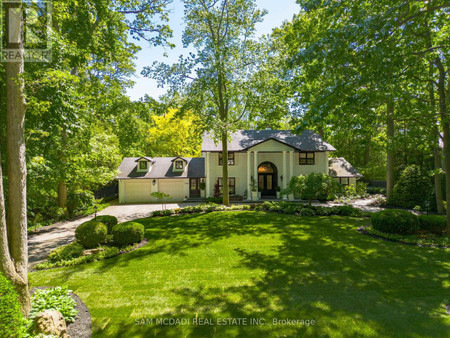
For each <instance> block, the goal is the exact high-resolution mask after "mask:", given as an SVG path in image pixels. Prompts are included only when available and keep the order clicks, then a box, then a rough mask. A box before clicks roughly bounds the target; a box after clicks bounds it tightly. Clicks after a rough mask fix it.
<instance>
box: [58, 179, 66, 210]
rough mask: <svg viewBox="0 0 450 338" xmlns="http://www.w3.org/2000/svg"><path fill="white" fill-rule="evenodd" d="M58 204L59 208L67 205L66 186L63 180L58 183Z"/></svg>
mask: <svg viewBox="0 0 450 338" xmlns="http://www.w3.org/2000/svg"><path fill="white" fill-rule="evenodd" d="M58 206H59V207H60V208H66V207H67V186H66V183H65V182H64V181H59V183H58Z"/></svg>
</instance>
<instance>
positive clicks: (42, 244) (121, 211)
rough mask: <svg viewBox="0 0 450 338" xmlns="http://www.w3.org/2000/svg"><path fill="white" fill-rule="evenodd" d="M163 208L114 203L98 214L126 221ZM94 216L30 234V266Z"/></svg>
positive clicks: (68, 240)
mask: <svg viewBox="0 0 450 338" xmlns="http://www.w3.org/2000/svg"><path fill="white" fill-rule="evenodd" d="M197 204H198V203H180V204H177V203H172V204H167V205H166V207H167V209H176V208H184V207H187V206H192V205H197ZM161 209H162V205H161V204H129V205H112V206H110V207H107V208H106V209H103V210H102V211H100V212H98V215H112V216H116V217H117V219H118V220H119V222H126V221H131V220H134V219H138V218H145V217H148V216H150V214H151V213H152V212H153V211H155V210H161ZM92 218H93V216H92V215H91V216H87V217H83V218H79V219H77V220H74V221H66V222H60V223H55V224H53V225H52V226H48V227H45V228H41V229H39V230H37V231H36V232H35V233H32V234H30V235H29V238H28V267H29V268H30V269H31V268H32V267H33V266H34V265H36V264H37V263H40V262H42V261H44V260H45V259H46V258H47V256H48V254H49V253H50V251H52V250H53V249H55V248H57V247H59V246H61V245H64V244H68V243H70V242H72V241H74V240H75V229H76V228H77V226H78V225H80V224H81V223H84V222H86V221H89V220H91V219H92Z"/></svg>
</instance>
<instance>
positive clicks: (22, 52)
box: [0, 0, 52, 62]
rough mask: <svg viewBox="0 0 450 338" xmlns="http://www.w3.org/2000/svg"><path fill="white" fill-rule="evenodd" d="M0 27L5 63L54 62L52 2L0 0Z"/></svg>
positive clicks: (1, 51)
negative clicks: (22, 61) (22, 59)
mask: <svg viewBox="0 0 450 338" xmlns="http://www.w3.org/2000/svg"><path fill="white" fill-rule="evenodd" d="M0 27H1V31H0V38H1V41H0V42H1V45H0V60H1V61H2V62H17V61H20V60H21V58H22V56H23V58H24V61H25V62H51V58H52V41H51V27H52V2H51V1H50V0H23V1H17V0H0ZM22 41H23V44H22V43H21V42H22Z"/></svg>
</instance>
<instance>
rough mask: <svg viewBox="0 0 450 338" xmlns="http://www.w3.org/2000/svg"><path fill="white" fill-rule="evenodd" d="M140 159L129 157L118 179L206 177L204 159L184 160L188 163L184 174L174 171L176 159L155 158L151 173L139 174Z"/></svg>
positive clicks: (124, 162)
mask: <svg viewBox="0 0 450 338" xmlns="http://www.w3.org/2000/svg"><path fill="white" fill-rule="evenodd" d="M139 159H140V158H138V157H127V158H125V159H124V160H123V161H122V164H121V165H120V167H119V174H118V175H117V177H116V178H118V179H127V178H150V179H153V178H203V177H205V159H204V158H201V157H200V158H197V157H195V158H184V160H185V161H186V163H187V170H185V171H184V172H176V171H175V172H174V171H173V160H174V159H175V158H174V157H155V158H153V159H152V161H153V162H154V164H153V165H152V168H151V170H150V171H149V172H138V171H137V164H136V161H137V160H139Z"/></svg>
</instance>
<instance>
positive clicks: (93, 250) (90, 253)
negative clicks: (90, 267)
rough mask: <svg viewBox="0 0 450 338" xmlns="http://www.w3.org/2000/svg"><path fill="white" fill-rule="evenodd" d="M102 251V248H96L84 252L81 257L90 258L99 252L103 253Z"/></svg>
mask: <svg viewBox="0 0 450 338" xmlns="http://www.w3.org/2000/svg"><path fill="white" fill-rule="evenodd" d="M103 250H104V249H102V248H98V249H89V250H84V251H83V253H82V256H90V255H93V254H96V253H99V252H101V251H103Z"/></svg>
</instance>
